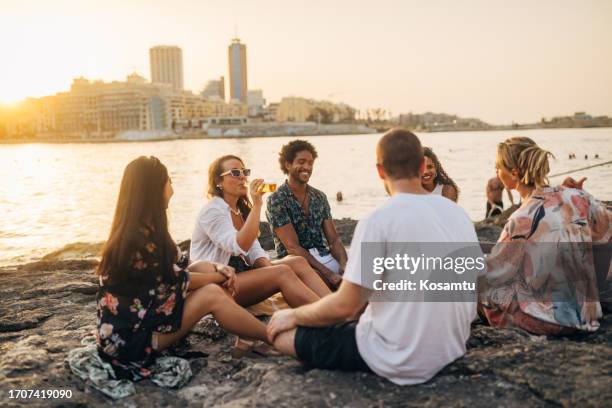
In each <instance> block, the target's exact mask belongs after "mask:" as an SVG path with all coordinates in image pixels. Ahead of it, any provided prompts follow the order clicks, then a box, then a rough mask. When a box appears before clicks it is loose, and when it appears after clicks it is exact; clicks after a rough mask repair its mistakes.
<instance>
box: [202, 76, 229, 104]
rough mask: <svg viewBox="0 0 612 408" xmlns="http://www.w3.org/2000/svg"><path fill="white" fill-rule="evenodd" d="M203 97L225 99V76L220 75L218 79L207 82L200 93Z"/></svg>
mask: <svg viewBox="0 0 612 408" xmlns="http://www.w3.org/2000/svg"><path fill="white" fill-rule="evenodd" d="M200 95H202V97H204V98H206V99H210V100H220V101H224V100H225V78H224V77H220V78H219V79H218V80H216V79H211V80H210V81H208V82H207V83H206V85H205V86H204V89H203V90H202V92H201V93H200Z"/></svg>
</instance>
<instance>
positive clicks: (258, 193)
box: [249, 179, 264, 206]
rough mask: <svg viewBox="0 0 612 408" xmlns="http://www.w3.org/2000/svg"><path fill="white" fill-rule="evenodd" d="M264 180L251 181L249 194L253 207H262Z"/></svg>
mask: <svg viewBox="0 0 612 408" xmlns="http://www.w3.org/2000/svg"><path fill="white" fill-rule="evenodd" d="M263 189H264V180H263V179H255V180H253V181H251V184H250V186H249V193H250V195H251V200H252V201H253V205H257V206H262V205H263V195H264V191H263Z"/></svg>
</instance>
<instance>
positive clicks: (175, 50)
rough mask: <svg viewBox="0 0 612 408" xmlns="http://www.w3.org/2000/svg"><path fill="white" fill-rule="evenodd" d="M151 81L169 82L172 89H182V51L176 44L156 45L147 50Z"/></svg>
mask: <svg viewBox="0 0 612 408" xmlns="http://www.w3.org/2000/svg"><path fill="white" fill-rule="evenodd" d="M149 61H150V65H151V82H153V83H157V84H170V85H172V89H173V90H174V91H182V90H183V51H182V50H181V49H180V48H179V47H176V46H166V45H158V46H156V47H153V48H151V49H150V50H149Z"/></svg>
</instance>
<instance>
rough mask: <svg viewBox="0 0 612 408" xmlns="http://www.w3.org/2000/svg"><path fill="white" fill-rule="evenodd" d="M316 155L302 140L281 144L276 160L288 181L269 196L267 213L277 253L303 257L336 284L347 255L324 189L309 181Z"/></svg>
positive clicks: (321, 274)
mask: <svg viewBox="0 0 612 408" xmlns="http://www.w3.org/2000/svg"><path fill="white" fill-rule="evenodd" d="M316 158H317V151H316V150H315V148H314V146H313V145H311V144H310V143H308V142H307V141H304V140H294V141H292V142H290V143H288V144H286V145H284V146H283V147H282V149H281V151H280V153H279V164H280V167H281V170H282V171H283V173H285V174H286V175H287V181H285V183H284V184H283V185H281V186H280V187H279V188H278V189H277V190H276V192H274V193H273V194H271V195H270V197H269V198H268V205H267V210H266V216H267V218H268V222H269V223H270V226H271V228H272V230H273V233H274V244H275V247H276V252H277V254H278V256H279V257H280V258H282V257H284V256H287V255H289V254H291V255H299V256H302V257H304V258H305V259H306V260H307V261H308V263H309V264H310V266H312V268H313V269H314V270H315V271H317V272H318V273H319V275H320V276H321V277H322V278H323V280H324V281H326V282H327V283H328V284H329V285H330V286H332V287H337V286H338V285H339V283H340V281H341V279H342V278H341V275H342V274H343V273H344V268H345V266H346V260H347V256H346V250H345V249H344V245H343V244H342V241H341V240H340V236H339V235H338V232H337V231H336V227H335V226H334V221H333V219H332V215H331V211H330V208H329V202H328V201H327V197H326V196H325V193H323V192H322V191H320V190H317V189H316V188H314V187H311V186H310V185H308V180H310V175H311V174H312V168H313V164H314V161H315V159H316Z"/></svg>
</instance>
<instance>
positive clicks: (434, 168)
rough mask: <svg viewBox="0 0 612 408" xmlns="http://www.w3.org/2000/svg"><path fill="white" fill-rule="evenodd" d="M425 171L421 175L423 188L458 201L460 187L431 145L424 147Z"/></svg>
mask: <svg viewBox="0 0 612 408" xmlns="http://www.w3.org/2000/svg"><path fill="white" fill-rule="evenodd" d="M423 153H424V154H425V171H424V172H423V174H422V175H421V184H422V185H423V188H424V189H425V190H427V191H429V192H431V193H433V194H439V195H442V196H444V197H446V198H448V199H449V200H453V201H454V202H457V199H458V198H459V187H457V184H455V182H454V181H453V179H451V178H450V177H449V176H448V174H446V172H445V171H444V168H443V167H442V164H440V161H439V160H438V156H436V154H435V153H434V152H433V150H431V148H430V147H424V148H423Z"/></svg>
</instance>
